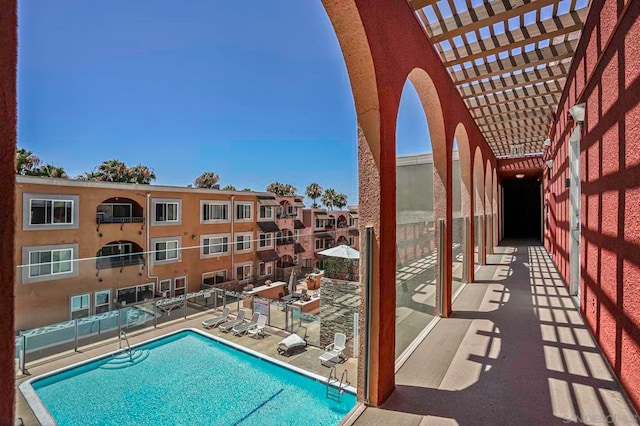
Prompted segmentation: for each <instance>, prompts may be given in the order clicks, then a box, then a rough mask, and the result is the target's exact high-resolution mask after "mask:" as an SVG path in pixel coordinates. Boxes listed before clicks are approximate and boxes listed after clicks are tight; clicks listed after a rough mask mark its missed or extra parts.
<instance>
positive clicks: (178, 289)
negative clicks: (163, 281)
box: [173, 276, 187, 296]
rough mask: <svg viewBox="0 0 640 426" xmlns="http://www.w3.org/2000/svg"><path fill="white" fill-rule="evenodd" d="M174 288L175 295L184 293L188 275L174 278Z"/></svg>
mask: <svg viewBox="0 0 640 426" xmlns="http://www.w3.org/2000/svg"><path fill="white" fill-rule="evenodd" d="M173 288H174V291H175V295H176V296H179V295H181V294H184V292H185V290H186V289H187V277H186V276H185V277H177V278H175V279H174V280H173Z"/></svg>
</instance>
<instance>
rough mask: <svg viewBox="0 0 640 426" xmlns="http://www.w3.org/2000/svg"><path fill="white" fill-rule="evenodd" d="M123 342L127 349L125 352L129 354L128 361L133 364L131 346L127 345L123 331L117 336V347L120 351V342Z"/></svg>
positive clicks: (126, 338)
mask: <svg viewBox="0 0 640 426" xmlns="http://www.w3.org/2000/svg"><path fill="white" fill-rule="evenodd" d="M123 340H124V342H125V343H126V344H127V347H126V349H125V351H126V352H128V353H129V360H130V361H131V362H133V354H132V353H131V345H129V338H128V337H127V333H125V332H124V330H123V331H121V332H120V335H119V336H118V346H119V347H120V349H122V341H123Z"/></svg>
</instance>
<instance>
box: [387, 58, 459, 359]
mask: <svg viewBox="0 0 640 426" xmlns="http://www.w3.org/2000/svg"><path fill="white" fill-rule="evenodd" d="M396 121H397V127H396V155H397V158H396V292H397V293H396V350H395V355H396V357H399V356H400V355H401V354H402V353H403V352H404V350H406V349H407V348H408V347H409V346H410V345H411V343H412V342H413V341H414V340H415V339H416V337H417V336H418V335H419V334H420V332H421V331H422V330H423V329H424V328H425V327H426V326H427V325H428V324H429V323H430V322H431V321H432V320H433V319H434V318H435V317H436V316H437V315H439V313H440V312H439V303H438V302H439V298H440V297H446V293H445V295H444V296H441V295H439V294H438V291H437V289H438V288H439V287H440V286H438V285H437V279H438V270H439V269H438V262H441V261H444V258H443V256H442V253H439V250H438V231H437V229H438V219H445V217H446V207H447V194H446V191H445V182H446V171H447V161H446V146H445V137H444V118H443V115H442V109H441V107H440V101H439V98H438V94H437V91H436V88H435V86H434V84H433V82H432V81H431V78H430V77H429V75H428V74H427V73H426V72H425V71H424V70H421V69H414V70H413V71H411V73H410V74H409V76H408V79H407V81H406V82H405V85H404V88H403V92H402V96H401V98H400V104H399V107H398V116H397V120H396ZM445 247H446V245H445Z"/></svg>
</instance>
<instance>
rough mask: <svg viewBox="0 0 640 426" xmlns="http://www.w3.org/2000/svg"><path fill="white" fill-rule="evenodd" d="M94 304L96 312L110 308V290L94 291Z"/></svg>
mask: <svg viewBox="0 0 640 426" xmlns="http://www.w3.org/2000/svg"><path fill="white" fill-rule="evenodd" d="M94 306H95V312H96V314H100V313H102V312H107V311H108V310H110V309H111V290H101V291H96V292H95V293H94Z"/></svg>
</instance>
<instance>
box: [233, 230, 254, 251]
mask: <svg viewBox="0 0 640 426" xmlns="http://www.w3.org/2000/svg"><path fill="white" fill-rule="evenodd" d="M252 237H253V235H252V234H251V233H246V234H236V251H237V252H239V251H249V250H251V238H252Z"/></svg>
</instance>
